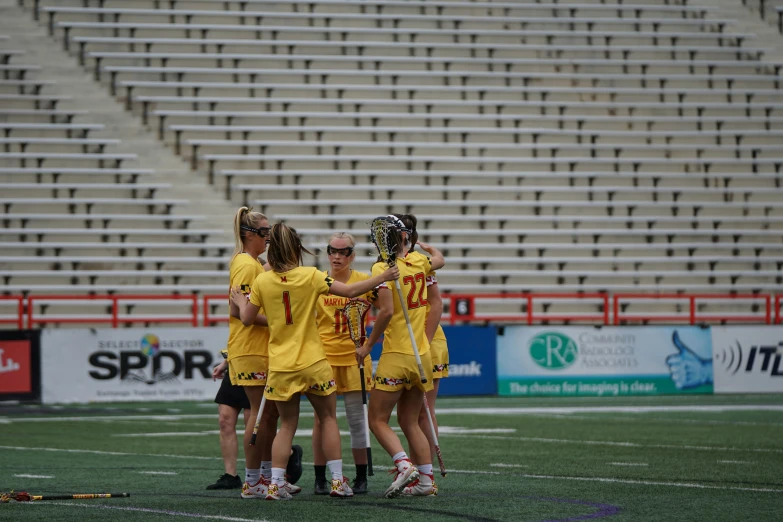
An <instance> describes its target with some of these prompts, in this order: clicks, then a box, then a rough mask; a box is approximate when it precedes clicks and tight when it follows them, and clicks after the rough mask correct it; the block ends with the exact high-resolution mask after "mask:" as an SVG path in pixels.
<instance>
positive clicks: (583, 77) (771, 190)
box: [0, 0, 783, 313]
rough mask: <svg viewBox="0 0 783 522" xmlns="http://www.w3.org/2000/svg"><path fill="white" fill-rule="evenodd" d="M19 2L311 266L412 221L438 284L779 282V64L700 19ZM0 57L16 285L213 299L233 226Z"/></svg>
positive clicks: (362, 256) (768, 286) (13, 55)
mask: <svg viewBox="0 0 783 522" xmlns="http://www.w3.org/2000/svg"><path fill="white" fill-rule="evenodd" d="M20 3H21V4H22V5H24V7H25V8H27V9H30V12H31V14H32V15H33V16H34V17H36V18H37V19H38V20H39V23H41V24H43V25H44V26H46V27H47V29H48V30H49V31H50V33H51V34H53V35H55V36H56V37H58V38H59V39H60V40H61V41H62V45H63V48H64V49H65V50H67V51H69V52H70V53H72V54H73V55H75V56H77V57H78V58H79V60H80V63H81V65H82V66H84V67H85V68H86V69H87V70H89V71H91V72H92V73H93V74H94V77H95V79H96V81H99V82H101V83H103V84H104V85H106V87H107V89H108V90H109V91H110V92H111V93H112V94H114V95H115V96H116V97H117V98H118V100H120V101H122V102H124V103H125V106H126V108H128V109H129V110H130V111H132V113H133V114H134V115H136V116H138V118H139V119H138V120H136V121H137V122H138V123H140V124H141V125H145V126H148V128H149V130H150V131H153V132H157V134H158V136H159V138H160V139H161V140H163V141H164V142H165V143H166V144H168V145H170V146H171V148H172V150H174V151H175V152H176V153H177V154H179V155H180V156H181V157H182V158H183V159H185V160H187V161H188V162H189V164H190V165H191V167H192V168H193V170H194V172H193V176H200V175H206V176H208V178H209V180H210V181H211V182H212V183H213V184H214V185H215V187H216V189H217V190H216V192H219V194H220V195H221V196H223V195H224V194H225V197H227V198H229V199H230V200H231V201H232V202H233V203H235V204H236V205H237V206H238V205H240V204H243V203H249V204H253V205H255V206H257V207H260V208H261V209H262V210H263V211H264V212H266V213H267V214H268V215H269V216H270V218H272V219H275V218H280V219H284V220H285V221H286V222H288V223H290V224H292V225H293V226H295V227H297V228H298V229H299V230H300V231H301V232H303V233H304V234H305V239H306V242H307V243H308V244H310V245H312V246H313V247H314V248H317V249H318V250H319V257H318V262H319V263H320V264H321V266H324V264H325V263H324V262H325V258H324V256H323V252H322V251H321V249H320V248H319V247H320V246H321V243H323V241H324V240H325V238H326V237H328V235H329V234H330V233H331V232H332V231H333V230H336V229H348V230H350V231H352V232H354V233H355V234H356V235H357V237H358V238H359V240H360V248H359V249H358V253H359V258H358V260H359V262H360V263H364V264H369V262H370V260H371V259H372V254H373V252H372V248H371V246H370V245H369V244H368V243H366V242H365V241H364V237H365V234H366V221H367V218H368V217H370V216H372V215H373V214H377V213H378V212H392V211H397V212H402V211H412V212H414V213H416V214H417V215H419V216H420V218H421V222H422V224H423V227H424V228H425V230H423V231H422V239H423V240H425V241H428V242H433V243H435V244H437V245H438V246H440V247H442V248H443V250H444V251H445V252H446V253H447V254H448V255H449V256H450V259H451V261H450V264H449V266H447V268H446V269H445V270H443V271H442V274H441V275H442V281H441V284H442V286H443V288H444V289H445V290H447V291H452V292H463V293H464V292H476V293H495V292H505V293H519V292H525V291H548V292H592V291H602V292H627V291H642V292H650V293H655V292H671V291H678V292H701V293H704V292H707V293H715V294H726V293H732V292H753V293H763V292H774V291H777V290H780V289H783V285H782V284H781V283H782V281H781V278H783V273H781V263H778V262H775V261H774V260H772V259H771V258H767V256H776V255H778V254H779V253H780V252H781V250H783V239H781V231H783V226H782V223H783V207H781V205H780V203H779V202H780V201H781V188H780V175H781V174H780V170H781V164H783V155H781V152H780V145H779V144H780V138H781V134H782V133H783V117H781V114H782V113H781V109H783V96H781V90H780V88H781V85H780V83H781V78H780V72H781V71H780V69H781V66H780V64H776V63H771V62H768V61H766V60H764V59H763V57H764V53H765V52H766V50H767V49H766V48H765V47H762V46H758V45H756V44H755V42H754V35H753V34H750V33H744V32H737V31H734V29H733V28H732V23H731V21H729V20H723V19H721V18H720V16H717V17H716V16H707V15H708V14H709V13H712V14H715V13H714V12H713V10H711V9H707V8H704V7H700V6H694V5H688V4H687V3H686V4H684V5H674V4H668V3H664V2H660V1H656V0H645V1H644V2H641V1H640V2H638V3H633V4H627V3H621V2H616V3H614V2H598V1H580V2H574V3H521V2H484V1H480V2H460V1H439V0H438V1H418V0H411V1H400V0H372V1H362V2H356V1H352V0H324V1H319V2H311V1H291V2H271V1H267V0H242V1H240V0H176V1H169V2H157V1H153V0H129V1H122V2H119V1H113V0H92V1H90V0H85V1H83V0H78V1H76V0H63V1H57V2H54V1H52V2H47V1H46V0H35V1H30V0H26V1H23V2H20ZM718 15H719V13H718ZM0 46H4V47H7V48H8V50H7V51H2V50H0V60H2V65H0V71H2V80H0V103H2V107H3V109H1V110H0V113H2V114H3V115H5V117H4V118H2V119H3V120H4V121H3V122H1V123H0V129H2V130H3V135H4V136H5V137H4V138H3V139H0V145H1V147H0V164H1V165H2V167H3V169H2V170H0V180H2V182H1V183H0V190H2V191H3V197H2V198H0V203H2V204H3V206H4V210H5V212H6V213H5V215H4V216H3V219H4V222H5V227H6V228H5V229H4V230H3V231H2V232H1V233H2V234H3V238H4V239H3V242H4V245H6V244H7V245H9V246H8V251H7V252H8V253H7V255H6V254H4V255H2V256H0V266H2V267H5V268H4V269H3V270H2V272H1V274H2V276H3V278H4V279H5V282H6V284H7V286H6V292H17V293H24V292H38V291H41V290H43V288H47V289H48V290H49V291H54V290H55V289H56V290H57V291H70V290H74V291H77V292H78V291H82V292H103V291H109V290H112V291H120V292H122V291H128V292H130V291H133V290H132V289H133V288H134V285H136V286H135V288H136V291H143V292H148V291H153V292H154V291H160V292H171V291H177V292H185V293H188V292H191V291H197V292H200V293H210V292H212V293H214V292H217V293H222V292H223V291H224V286H225V278H226V274H225V263H226V261H227V260H226V258H225V255H226V252H227V251H230V249H231V247H230V245H223V246H221V247H219V248H216V247H215V246H214V245H212V246H209V247H208V248H207V247H202V246H200V243H203V242H204V241H205V239H206V238H208V237H210V235H213V236H214V235H215V234H216V232H215V230H213V227H214V228H225V229H228V228H229V226H230V221H229V218H227V219H226V222H225V223H217V224H216V223H210V224H209V226H207V227H203V228H201V226H200V225H201V224H202V223H201V221H202V220H200V219H199V216H178V215H176V214H172V209H174V208H176V206H177V205H178V204H180V203H181V202H182V200H181V199H179V198H168V197H163V196H161V195H160V194H159V192H160V190H164V189H167V188H168V187H166V186H161V185H159V184H157V185H156V184H151V183H147V182H145V181H144V177H145V173H144V172H143V171H134V170H133V167H132V164H133V160H134V157H133V155H129V154H126V153H113V152H112V150H113V146H114V145H116V142H113V141H112V140H107V139H103V138H101V137H100V130H101V126H100V124H92V122H90V121H89V120H90V115H89V113H83V112H79V111H73V110H70V109H69V108H68V106H67V104H68V101H69V98H68V97H67V96H53V95H47V94H46V93H47V86H48V85H50V84H47V83H46V82H38V83H37V82H36V80H35V75H36V70H37V69H36V66H34V65H26V64H25V56H24V54H22V53H20V52H18V51H17V50H16V49H14V48H13V41H10V42H9V41H7V40H0ZM174 188H175V189H176V187H174ZM175 192H176V191H175ZM33 205H35V206H41V205H44V206H45V207H46V209H47V212H51V215H49V216H43V215H40V214H35V213H31V212H30V207H31V206H33ZM145 210H146V211H147V212H146V213H145V212H144V211H145ZM191 224H192V226H196V227H198V228H199V229H198V230H197V229H195V228H191V227H190V226H189V225H191ZM50 227H51V228H50ZM138 227H141V228H138ZM53 230H56V231H57V232H56V234H57V235H59V236H61V237H68V238H69V239H68V244H64V245H57V246H56V245H55V243H53V242H52V241H53V240H54V238H53V236H54V233H53ZM32 238H37V240H36V241H35V242H31V243H30V246H31V248H28V249H25V248H24V247H23V246H22V245H23V244H24V242H26V241H31V240H32ZM172 238H176V240H177V241H180V242H179V243H177V244H176V245H175V246H176V247H177V248H175V249H173V250H172V252H165V249H163V250H161V251H160V252H158V251H157V250H158V249H157V248H156V247H155V245H156V241H160V242H163V243H165V242H171V241H172ZM93 241H95V243H92V242H93ZM71 242H73V243H72V244H71ZM33 244H34V248H33ZM101 244H102V245H107V246H106V247H105V248H106V250H104V249H103V248H104V247H101V246H99V245H101ZM77 245H78V246H77ZM108 245H113V246H111V247H109V246H108ZM124 245H127V246H124ZM190 248H192V250H190ZM36 249H37V250H36ZM4 250H5V248H4ZM33 251H36V252H40V254H39V255H40V256H41V257H39V258H38V259H36V260H35V262H33V263H24V262H23V261H22V258H23V256H24V255H25V254H26V253H28V252H33ZM120 251H121V252H123V253H122V254H121V255H123V256H128V257H125V258H119V259H118V260H117V261H116V262H114V263H113V262H112V256H113V255H114V254H112V252H120ZM180 254H181V259H183V261H182V266H179V264H178V263H177V261H176V259H178V258H179V257H177V256H180ZM172 256H175V257H172ZM189 256H198V257H189ZM452 256H453V257H452ZM186 258H187V259H186ZM185 259H186V260H185ZM47 266H48V267H51V266H57V267H58V268H57V269H56V270H47V269H46V267H47ZM94 266H99V267H101V268H99V269H97V270H95V269H93V268H90V267H94ZM104 268H105V269H106V273H103V272H102V271H101V270H102V269H104ZM109 272H111V273H109ZM112 274H113V276H112ZM111 277H115V278H116V284H115V285H114V287H113V288H112V287H111V285H110V284H108V283H107V282H106V280H107V279H109V278H111ZM221 285H222V286H221ZM486 306H487V307H489V308H488V310H490V311H503V310H509V309H513V310H519V306H520V305H519V303H503V302H500V301H498V302H490V303H487V304H486ZM558 306H560V307H561V309H572V308H569V307H572V306H573V305H572V304H567V303H566V304H559V305H558ZM594 306H601V304H600V303H598V304H595V305H594ZM629 306H631V307H632V308H631V309H633V306H637V305H629ZM646 306H648V309H649V310H651V313H663V311H665V310H666V309H667V308H665V307H666V306H669V305H660V307H656V306H655V305H650V304H649V303H648V304H647V305H646ZM704 306H707V307H709V306H714V305H713V304H709V303H707V304H705V305H704Z"/></svg>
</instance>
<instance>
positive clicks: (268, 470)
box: [261, 460, 272, 480]
mask: <svg viewBox="0 0 783 522" xmlns="http://www.w3.org/2000/svg"><path fill="white" fill-rule="evenodd" d="M261 476H262V477H264V478H265V479H267V480H269V479H271V478H272V461H271V460H262V461H261Z"/></svg>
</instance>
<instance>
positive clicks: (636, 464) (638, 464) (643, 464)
mask: <svg viewBox="0 0 783 522" xmlns="http://www.w3.org/2000/svg"><path fill="white" fill-rule="evenodd" d="M608 464H609V465H610V466H649V464H647V463H646V462H609V463H608Z"/></svg>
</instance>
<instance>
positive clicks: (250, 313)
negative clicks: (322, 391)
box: [231, 286, 261, 326]
mask: <svg viewBox="0 0 783 522" xmlns="http://www.w3.org/2000/svg"><path fill="white" fill-rule="evenodd" d="M231 301H232V302H234V303H236V305H237V308H239V320H240V321H242V324H244V325H245V326H250V325H252V324H253V322H254V321H255V318H256V317H257V316H258V311H259V310H261V307H260V306H259V305H256V304H253V303H251V302H250V300H249V299H248V298H247V296H246V295H245V294H243V293H242V290H241V289H240V288H239V287H238V286H235V287H234V288H232V289H231Z"/></svg>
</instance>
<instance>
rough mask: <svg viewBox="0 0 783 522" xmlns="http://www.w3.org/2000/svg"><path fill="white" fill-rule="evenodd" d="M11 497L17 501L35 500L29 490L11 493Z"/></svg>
mask: <svg viewBox="0 0 783 522" xmlns="http://www.w3.org/2000/svg"><path fill="white" fill-rule="evenodd" d="M11 498H12V499H14V500H16V501H17V502H31V501H32V500H33V496H32V495H30V493H28V492H27V491H19V492H18V493H15V494H14V493H13V492H12V494H11Z"/></svg>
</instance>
